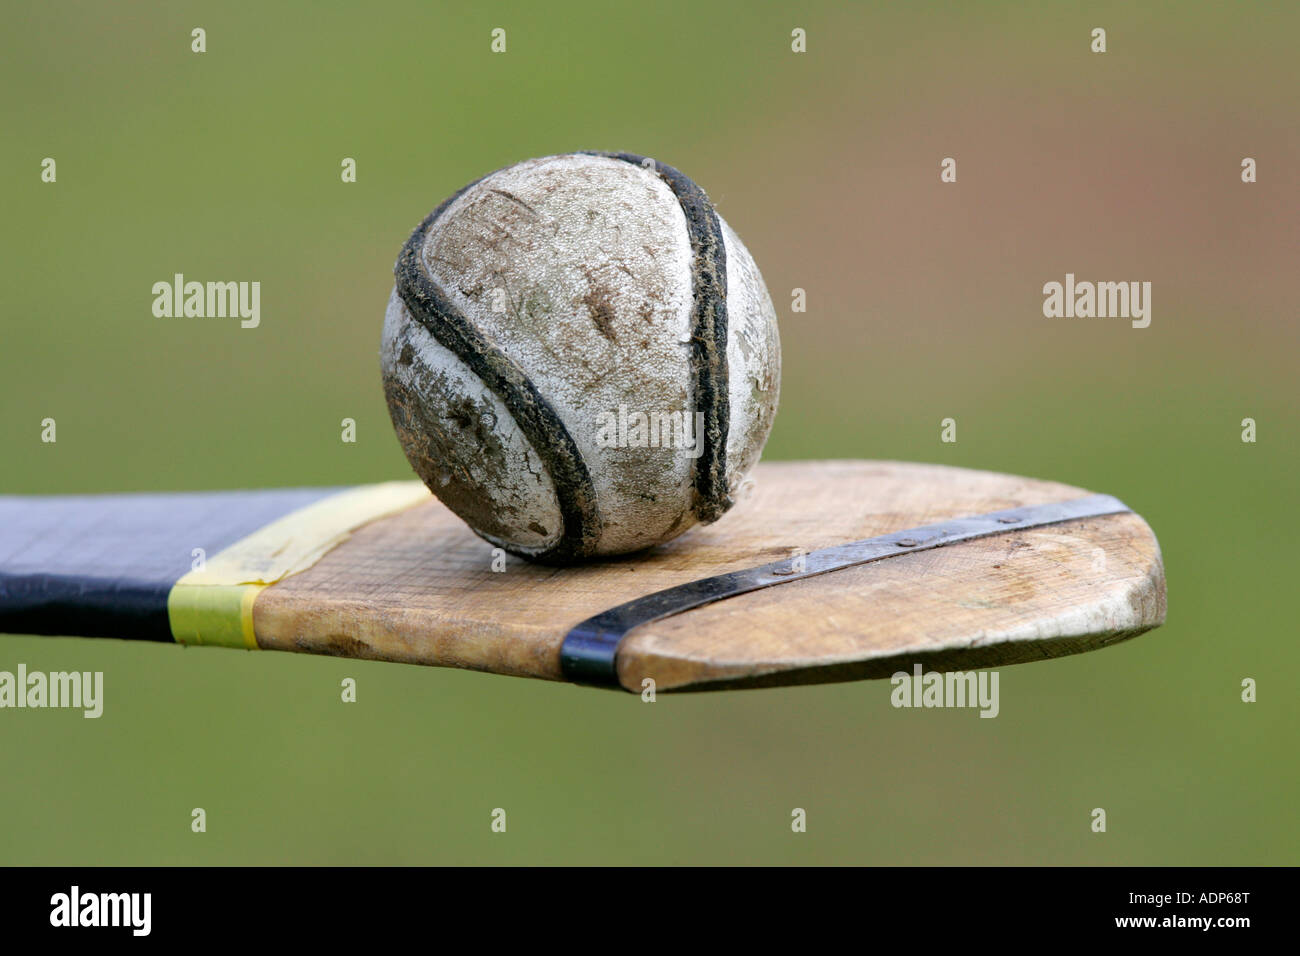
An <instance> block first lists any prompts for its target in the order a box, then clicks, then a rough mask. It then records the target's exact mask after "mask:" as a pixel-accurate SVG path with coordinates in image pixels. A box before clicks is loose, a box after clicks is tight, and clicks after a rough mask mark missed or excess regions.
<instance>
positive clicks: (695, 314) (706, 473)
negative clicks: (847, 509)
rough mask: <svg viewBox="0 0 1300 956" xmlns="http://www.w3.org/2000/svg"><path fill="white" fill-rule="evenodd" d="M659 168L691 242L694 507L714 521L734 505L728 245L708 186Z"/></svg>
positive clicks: (631, 158) (635, 161)
mask: <svg viewBox="0 0 1300 956" xmlns="http://www.w3.org/2000/svg"><path fill="white" fill-rule="evenodd" d="M582 155H586V156H604V157H606V158H607V159H619V160H622V161H623V162H625V163H631V164H632V165H634V166H643V167H644V164H645V162H646V157H645V156H638V155H637V154H635V153H607V152H602V151H600V150H586V151H584V152H583V154H582ZM651 162H652V163H653V164H654V169H655V172H656V173H657V174H658V176H659V178H660V179H662V180H663V181H664V183H665V184H666V185H667V186H668V188H669V189H671V190H672V191H673V195H674V196H676V197H677V202H678V204H679V205H680V206H681V207H682V213H683V214H684V215H685V216H686V232H687V235H688V236H689V237H690V240H691V297H692V308H691V345H692V349H691V370H692V373H693V378H694V380H695V404H696V409H695V410H696V411H697V412H703V413H704V434H703V435H702V436H700V437H699V438H697V440H701V441H703V442H704V445H703V447H702V448H701V450H700V456H699V457H698V458H696V459H695V500H694V502H693V503H692V506H691V510H692V511H694V512H695V517H696V518H697V519H698V520H699V521H700V522H702V523H704V524H708V523H709V522H710V521H716V520H717V519H718V518H720V517H721V516H722V514H723V513H724V512H725V511H726V510H727V509H728V508H730V507H731V505H732V500H731V495H730V494H729V493H728V490H727V433H728V431H729V429H730V424H731V399H730V394H729V392H728V386H727V249H726V246H725V244H724V243H723V240H722V224H721V223H720V222H719V221H718V214H717V213H716V212H714V211H713V204H712V203H711V202H709V197H708V196H707V195H705V193H704V190H703V189H701V188H700V187H699V186H697V185H696V184H695V182H694V181H693V180H692V179H691V178H690V177H689V176H687V175H685V174H684V173H682V172H680V171H678V170H676V169H674V168H673V167H672V166H669V165H668V164H667V163H661V162H659V161H657V160H651Z"/></svg>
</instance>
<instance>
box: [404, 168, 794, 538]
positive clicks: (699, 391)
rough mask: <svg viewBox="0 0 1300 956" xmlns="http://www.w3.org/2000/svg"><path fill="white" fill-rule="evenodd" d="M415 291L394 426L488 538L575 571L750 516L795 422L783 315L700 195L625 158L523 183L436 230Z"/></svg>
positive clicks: (453, 211) (457, 206) (436, 487)
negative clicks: (781, 420) (770, 446)
mask: <svg viewBox="0 0 1300 956" xmlns="http://www.w3.org/2000/svg"><path fill="white" fill-rule="evenodd" d="M394 274H395V275H396V280H397V281H396V283H395V285H394V288H393V292H392V295H391V296H390V297H389V300H388V310H387V313H386V315H385V317H384V333H383V344H382V349H381V363H382V367H383V378H384V390H385V394H386V396H387V399H388V407H389V411H390V412H391V414H392V419H393V425H394V427H395V428H396V430H397V436H398V438H399V439H400V441H401V443H402V447H403V449H404V450H405V451H406V457H407V458H408V459H409V460H410V463H411V465H412V467H413V468H414V469H415V471H416V473H417V474H418V475H419V476H420V477H421V478H422V479H423V480H424V482H425V484H427V485H428V486H429V488H430V489H431V490H432V491H433V493H434V494H435V495H437V496H438V498H439V499H440V500H441V501H442V502H443V503H444V504H445V505H446V506H447V507H448V508H450V509H451V510H452V511H453V512H455V513H456V514H457V515H459V516H460V517H461V518H462V519H463V520H464V521H465V522H466V523H467V524H468V525H469V526H470V527H471V528H472V529H474V531H475V532H477V533H478V534H479V535H480V536H481V537H483V538H484V539H485V540H487V541H489V542H490V543H492V544H493V545H497V546H499V547H502V548H504V549H506V550H508V551H510V552H512V553H514V554H517V555H520V556H522V557H525V558H530V559H532V560H537V561H543V562H547V563H557V564H565V563H572V562H576V561H581V560H584V559H588V558H595V557H600V556H605V555H616V554H623V553H626V552H631V551H638V550H641V549H643V548H647V547H649V546H651V545H654V544H658V543H660V542H663V541H667V540H669V539H671V538H674V537H676V536H677V535H679V534H681V533H682V532H683V531H686V530H687V529H688V528H690V527H691V526H693V525H695V524H698V523H707V522H710V521H713V520H715V519H716V518H718V517H719V516H720V515H721V514H722V513H723V512H725V511H726V510H727V509H728V508H730V507H731V505H732V503H733V501H734V499H735V497H736V495H737V492H738V489H739V488H740V486H741V483H742V481H743V480H744V478H745V476H746V474H747V473H748V472H749V471H750V470H751V469H752V468H753V466H754V464H755V463H756V462H757V461H758V457H759V453H760V452H761V451H762V448H763V443H764V442H765V441H766V440H767V435H768V432H769V430H770V429H771V427H772V419H773V417H774V416H775V414H776V404H777V394H778V392H779V389H780V376H781V350H780V343H779V341H778V338H777V329H776V313H775V311H774V310H773V308H772V300H771V298H770V297H769V296H768V293H767V288H766V287H765V286H764V285H763V278H762V276H761V275H759V272H758V267H757V266H756V265H755V264H754V260H753V259H752V258H751V257H750V254H749V252H748V250H746V249H745V246H744V245H743V244H742V243H741V241H740V239H739V237H738V236H737V235H736V234H735V233H734V232H733V231H732V230H731V227H730V226H728V225H727V224H726V222H724V221H723V220H722V218H721V217H720V216H719V215H718V214H717V213H716V212H715V211H714V209H713V205H712V204H711V203H710V202H709V199H708V197H707V196H706V195H705V194H704V191H703V190H702V189H700V187H699V186H697V185H695V183H693V182H692V181H691V180H690V179H688V178H687V177H686V176H684V175H682V174H681V173H680V172H678V171H677V170H675V169H673V168H672V167H670V166H665V165H664V164H662V163H657V162H655V161H653V160H650V159H646V158H644V157H641V156H634V155H630V154H626V153H570V154H566V155H563V156H548V157H545V158H543V159H530V160H527V161H525V162H522V163H518V164H516V165H514V166H509V167H507V168H505V169H501V170H498V171H497V172H494V173H491V174H489V175H487V176H484V177H483V178H482V179H480V180H478V181H477V182H474V183H471V184H470V185H468V186H466V187H465V188H464V189H462V190H460V192H458V193H456V194H455V195H454V196H452V197H450V198H449V199H447V200H446V201H445V202H444V203H443V204H442V205H441V206H439V207H438V208H437V209H435V210H434V211H433V212H432V213H431V214H430V215H429V216H428V217H427V218H426V219H425V220H424V221H423V222H422V223H420V225H419V226H418V227H416V229H415V231H414V232H413V233H412V234H411V237H410V239H408V240H407V242H406V245H405V246H403V248H402V252H401V255H400V256H399V257H398V260H397V265H396V267H395V268H394Z"/></svg>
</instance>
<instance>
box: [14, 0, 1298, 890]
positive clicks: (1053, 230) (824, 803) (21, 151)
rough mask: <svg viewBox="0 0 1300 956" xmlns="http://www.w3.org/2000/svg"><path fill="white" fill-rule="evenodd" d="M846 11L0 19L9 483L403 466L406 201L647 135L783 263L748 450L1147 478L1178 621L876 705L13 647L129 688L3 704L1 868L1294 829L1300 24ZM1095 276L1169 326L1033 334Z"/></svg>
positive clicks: (426, 205) (766, 268)
mask: <svg viewBox="0 0 1300 956" xmlns="http://www.w3.org/2000/svg"><path fill="white" fill-rule="evenodd" d="M845 7H847V5H840V4H830V3H811V2H810V3H764V4H753V3H706V4H701V3H694V2H656V3H651V4H624V5H617V6H615V5H606V4H597V3H591V4H576V3H567V2H564V3H561V2H551V3H546V4H537V3H517V4H507V3H483V4H469V3H465V4H438V3H431V2H413V3H403V4H391V3H378V2H377V3H369V4H357V3H299V4H280V3H277V4H261V3H199V4H174V3H162V2H158V3H113V4H104V3H95V2H87V3H49V4H40V5H35V4H17V3H6V4H5V9H4V23H5V25H6V26H5V31H4V37H3V39H0V47H2V49H3V57H0V81H2V85H3V88H4V89H5V90H6V93H7V95H6V96H5V98H4V105H3V110H4V114H3V128H4V149H3V150H0V183H2V184H3V185H2V186H0V189H2V190H3V197H4V200H3V205H4V217H3V226H2V227H0V243H3V245H2V246H0V254H2V255H3V260H4V275H5V281H4V283H3V287H0V315H2V316H3V320H2V321H3V326H2V328H3V332H2V333H0V335H2V337H0V493H58V492H110V491H126V490H143V489H208V488H235V487H261V486H276V485H308V484H345V483H351V482H364V481H373V480H381V479H387V478H400V477H407V476H409V474H410V472H409V469H408V467H407V465H406V462H405V459H404V458H403V456H402V454H401V452H400V450H399V448H398V445H397V442H396V440H395V438H394V436H393V434H392V431H391V428H390V426H389V423H388V419H387V414H386V411H385V407H384V400H383V396H382V393H381V390H380V386H379V374H378V367H377V365H378V359H377V353H378V341H379V330H380V323H381V317H382V313H383V307H384V303H385V299H386V296H387V294H388V290H389V287H390V285H391V282H392V275H391V269H392V263H393V260H394V258H395V257H396V254H397V251H398V248H399V247H400V245H401V243H402V241H403V240H404V239H405V238H406V236H407V234H408V232H409V230H410V229H411V228H412V227H413V226H414V225H415V224H416V223H417V222H418V221H419V219H420V218H421V217H422V216H423V215H424V214H425V213H427V212H428V211H429V210H430V209H431V208H432V207H433V206H434V205H436V204H437V203H438V202H439V201H440V200H441V199H442V198H444V197H445V196H446V195H447V194H449V193H450V192H452V191H453V190H455V189H456V188H458V187H460V186H461V185H463V184H464V183H466V182H468V181H469V180H471V179H474V178H476V177H477V176H479V175H481V174H482V173H484V172H486V171H488V170H491V169H495V168H497V167H500V166H503V165H506V164H509V163H511V162H514V161H517V160H519V159H523V158H526V157H530V156H538V155H545V154H549V153H556V152H564V151H567V150H572V149H585V148H600V149H626V150H631V151H635V152H640V153H644V154H648V155H651V156H654V157H656V158H658V159H661V160H664V161H665V162H668V163H671V164H673V165H675V166H678V167H679V168H680V169H682V170H684V171H685V172H686V173H687V174H688V175H690V176H691V177H693V178H694V179H695V180H696V181H697V182H699V183H700V184H701V185H702V186H703V187H704V188H705V189H706V190H707V191H708V192H709V194H710V196H711V197H712V198H713V200H714V201H715V202H716V203H717V206H718V208H719V210H720V212H721V213H722V214H723V215H724V216H725V217H726V218H727V219H728V221H729V222H730V223H731V224H732V226H734V227H735V229H736V230H737V232H738V233H739V234H740V235H741V236H743V237H744V239H745V241H746V243H747V244H748V246H749V248H750V250H751V251H752V252H753V254H754V256H755V258H756V260H757V261H758V263H759V266H760V267H761V268H762V270H763V273H764V275H765V277H766V279H767V282H768V285H769V288H770V289H771V290H772V295H773V299H774V301H775V302H776V305H777V309H778V314H779V315H780V318H781V322H782V340H783V348H784V362H785V366H784V369H785V370H784V383H783V386H784V387H783V394H782V405H781V412H780V414H779V416H778V418H777V424H776V428H775V430H774V432H773V435H772V438H771V441H770V443H769V445H768V450H767V453H766V457H767V458H769V459H790V458H814V457H861V458H894V459H905V460H916V461H927V462H944V463H950V464H958V465H965V466H971V467H977V468H988V469H993V470H997V471H1008V472H1016V473H1021V474H1026V475H1031V476H1035V477H1041V478H1051V479H1056V480H1060V481H1064V482H1068V483H1071V484H1075V485H1079V486H1083V487H1087V488H1091V489H1096V490H1099V491H1106V492H1109V493H1112V494H1115V495H1118V496H1119V497H1121V498H1123V499H1124V500H1125V501H1126V502H1128V503H1129V504H1130V505H1132V506H1133V507H1134V508H1135V509H1137V510H1138V511H1140V512H1141V513H1142V514H1143V515H1144V516H1145V517H1146V518H1147V520H1148V521H1149V522H1150V523H1151V525H1152V526H1153V527H1154V528H1155V530H1156V532H1157V534H1158V535H1159V537H1160V540H1161V544H1162V547H1163V550H1164V556H1165V563H1166V567H1167V571H1168V576H1169V619H1168V623H1167V624H1166V626H1165V627H1163V628H1161V629H1159V630H1157V631H1155V632H1152V633H1151V634H1148V635H1146V636H1144V637H1142V638H1139V639H1138V640H1136V641H1132V642H1129V643H1126V644H1122V645H1119V646H1118V647H1115V648H1112V649H1108V650H1105V651H1101V652H1098V653H1094V654H1088V655H1083V656H1079V657H1072V658H1066V659H1062V660H1057V661H1052V662H1048V663H1039V664H1031V665H1024V666H1019V667H1010V668H1006V669H1004V670H1003V671H1002V672H1001V692H1002V695H1001V696H1002V704H1001V714H1000V716H999V717H998V718H997V719H996V720H981V719H979V718H978V717H977V716H976V714H975V713H974V712H973V711H900V710H894V709H892V708H891V707H890V705H889V690H890V688H889V685H888V683H885V682H870V683H860V684H846V685H830V686H821V687H805V688H793V689H788V690H764V691H747V692H740V693H715V694H700V695H684V696H678V697H673V696H671V695H664V696H662V697H661V698H660V699H659V702H658V703H657V704H656V705H655V706H650V707H647V706H644V705H642V704H640V703H639V702H638V701H637V700H636V698H633V697H625V696H622V695H617V694H607V693H600V692H595V691H589V690H583V689H578V688H574V687H569V686H564V685H558V684H554V685H553V684H547V683H541V682H532V681H526V680H518V679H512V678H504V677H495V676H490V675H481V674H475V673H466V672H457V671H442V670H436V669H426V668H418V667H409V666H400V665H391V664H379V663H369V662H355V661H343V660H335V659H326V658H311V657H302V656H295V655H285V654H275V653H265V654H240V653H234V652H230V651H221V650H208V649H190V650H186V649H183V648H180V647H168V646H157V645H133V644H129V643H124V642H96V641H85V640H71V639H69V640H59V639H50V638H30V637H0V669H8V670H13V669H14V668H16V666H17V664H18V663H19V662H24V663H26V664H27V666H28V668H29V669H39V670H58V669H77V670H103V671H104V672H105V682H106V697H107V700H106V705H105V714H104V716H103V717H102V718H101V719H100V720H98V721H88V720H85V719H83V718H82V717H81V715H80V713H79V712H75V711H30V710H23V711H15V710H6V711H3V712H0V767H3V768H4V773H3V776H2V777H0V863H5V864H16V863H21V864H146V863H168V864H169V863H177V864H179V863H197V864H208V863H211V864H233V863H254V864H270V863H304V864H328V863H362V864H370V863H408V864H415V863H558V864H563V863H598V862H599V863H652V864H653V863H725V862H734V863H744V864H752V863H763V862H780V863H803V862H808V863H814V862H815V863H836V864H847V863H959V864H967V863H1007V864H1016V863H1047V864H1069V863H1082V864H1282V863H1287V864H1294V863H1296V862H1297V861H1298V857H1300V853H1298V852H1297V851H1298V850H1300V824H1298V823H1297V818H1296V814H1295V804H1294V800H1295V794H1296V792H1297V788H1298V784H1300V774H1298V773H1297V760H1296V753H1297V726H1300V721H1298V720H1297V717H1298V716H1300V714H1298V713H1297V699H1298V698H1297V686H1296V674H1297V670H1298V669H1300V650H1298V649H1297V648H1298V645H1300V642H1298V641H1297V632H1296V625H1295V620H1294V615H1293V614H1291V613H1288V612H1287V611H1286V610H1285V609H1286V607H1287V606H1288V605H1287V604H1286V600H1287V599H1289V598H1288V597H1287V596H1288V595H1289V594H1290V593H1292V591H1293V590H1294V587H1295V584H1294V580H1295V577H1296V573H1297V571H1298V570H1300V567H1298V562H1297V559H1296V541H1297V537H1298V535H1297V532H1298V531H1300V529H1298V528H1297V521H1296V508H1295V502H1294V495H1295V492H1296V477H1295V476H1296V468H1297V464H1298V463H1300V462H1298V460H1297V451H1296V445H1295V435H1296V425H1297V421H1296V404H1297V403H1296V354H1297V351H1296V347H1297V338H1298V335H1297V315H1298V312H1297V302H1296V287H1295V276H1296V268H1295V265H1296V254H1297V250H1298V247H1300V243H1298V242H1297V238H1298V236H1297V216H1296V213H1297V208H1298V205H1300V204H1298V203H1297V199H1298V198H1300V191H1298V190H1297V186H1296V179H1295V172H1296V169H1297V166H1298V165H1300V126H1298V125H1297V123H1296V111H1295V105H1296V99H1295V91H1296V65H1295V51H1294V40H1295V37H1296V36H1297V35H1298V34H1300V7H1297V6H1296V5H1294V4H1290V5H1283V4H1247V3H1223V4H1220V5H1211V4H1195V5H1192V4H1178V3H1153V4H1143V5H1141V9H1134V5H1131V4H1127V3H1115V4H1095V3H1090V4H1087V5H1086V7H1085V5H1082V4H1066V3H1053V4H1042V5H1033V6H1032V7H1031V8H1029V9H1022V8H1021V7H1020V6H1018V5H1012V4H1000V3H987V4H985V3H981V4H951V5H937V4H928V5H924V7H922V6H921V5H910V4H878V5H870V6H867V5H863V6H861V7H856V8H849V9H845ZM1097 26H1101V27H1104V28H1106V30H1107V31H1108V47H1109V51H1108V52H1107V53H1105V54H1104V55H1096V54H1093V53H1091V52H1089V42H1090V40H1089V33H1090V31H1091V29H1092V28H1093V27H1097ZM195 27H203V28H204V29H205V30H206V31H207V52H206V53H204V54H201V55H199V54H195V53H192V52H191V51H190V44H191V39H190V31H191V30H192V29H193V28H195ZM494 27H503V28H505V29H506V31H507V44H508V46H507V52H506V53H505V54H497V55H494V54H492V53H491V52H490V50H489V42H490V36H489V33H490V31H491V30H492V28H494ZM795 27H802V28H804V29H806V30H807V35H808V41H807V43H808V51H807V53H805V54H801V55H796V54H794V53H792V52H791V50H790V31H791V30H792V29H793V28H795ZM47 156H49V157H54V158H55V159H56V160H57V164H58V166H57V169H58V181H57V183H56V184H53V185H49V184H43V183H42V182H41V181H40V176H39V174H40V162H41V160H42V159H43V158H44V157H47ZM947 156H951V157H954V158H956V159H957V162H958V181H957V183H956V184H950V185H945V184H941V183H940V181H939V163H940V160H941V159H942V158H944V157H947ZM1245 156H1251V157H1254V158H1255V159H1256V160H1257V161H1258V164H1259V182H1258V183H1256V184H1254V185H1246V184H1243V183H1242V182H1241V181H1240V162H1241V159H1242V157H1245ZM343 157H354V158H355V159H356V160H357V164H358V177H359V181H358V182H357V183H356V184H351V185H344V184H343V183H341V182H340V176H339V172H340V161H341V160H342V159H343ZM174 272H184V273H186V274H187V276H190V277H193V278H196V279H200V280H206V279H243V280H254V279H255V280H259V281H261V283H262V324H261V327H260V328H258V329H256V330H247V331H245V330H241V329H240V328H239V326H238V323H237V322H236V321H230V320H203V319H171V320H167V319H155V318H154V317H153V316H152V315H151V311H150V308H151V303H152V295H151V292H150V287H151V286H152V284H153V283H154V282H156V281H159V280H166V279H169V278H170V277H171V275H172V274H173V273H174ZM1066 272H1073V273H1075V274H1076V275H1077V276H1078V277H1079V278H1080V279H1093V280H1103V279H1104V280H1129V279H1138V280H1149V281H1151V282H1152V285H1153V291H1152V307H1153V312H1152V323H1151V326H1150V328H1148V329H1145V330H1135V329H1132V328H1130V327H1129V325H1128V323H1127V322H1126V321H1124V320H1117V319H1074V320H1069V319H1046V318H1044V317H1043V315H1042V311H1041V309H1042V300H1043V296H1042V292H1041V288H1042V285H1043V283H1045V282H1048V281H1053V280H1055V281H1062V280H1063V278H1064V275H1065V273H1066ZM796 287H799V288H803V289H806V290H807V296H808V311H807V312H806V313H803V314H792V313H791V311H790V301H791V299H790V290H791V289H793V288H796ZM47 416H50V417H54V418H56V419H57V422H58V442H57V444H54V445H48V444H42V443H41V441H40V421H41V419H42V418H45V417H47ZM948 416H951V417H954V418H955V419H957V422H958V438H959V441H958V442H957V443H956V444H943V443H941V442H940V440H939V432H940V427H939V423H940V420H941V419H942V418H944V417H948ZM344 417H352V418H355V419H356V420H357V422H358V439H359V440H358V442H357V444H355V445H349V444H343V443H342V442H340V441H339V421H340V419H342V418H344ZM1246 417H1251V418H1254V419H1256V421H1257V422H1258V430H1259V431H1258V434H1259V441H1258V442H1257V443H1256V444H1244V443H1243V442H1242V441H1241V440H1240V431H1241V425H1240V423H1241V420H1242V419H1243V418H1246ZM347 676H351V677H355V678H357V680H358V683H359V701H358V703H356V704H355V705H344V704H342V703H340V702H339V682H340V681H341V680H342V678H344V677H347ZM1245 677H1252V678H1255V679H1256V680H1257V681H1258V682H1259V702H1258V703H1255V704H1250V705H1247V704H1244V703H1241V702H1240V700H1239V694H1240V682H1241V680H1242V679H1243V678H1245ZM199 806H201V807H204V808H205V809H206V810H207V813H208V832H207V833H206V834H202V835H196V834H193V833H191V832H190V826H189V823H190V809H191V808H192V807H199ZM495 807H502V808H505V809H506V810H507V813H508V814H509V830H508V833H507V834H506V835H504V836H501V835H494V834H492V833H491V832H490V830H489V814H490V813H491V811H492V809H493V808H495ZM793 807H803V808H805V809H806V810H807V811H808V815H809V823H808V832H807V833H806V834H802V835H795V834H793V833H791V830H790V825H789V821H790V811H791V808H793ZM1093 807H1104V808H1105V809H1106V810H1107V812H1108V814H1109V832H1107V833H1105V834H1103V835H1098V834H1094V833H1092V832H1090V830H1089V813H1090V811H1091V810H1092V808H1093Z"/></svg>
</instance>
